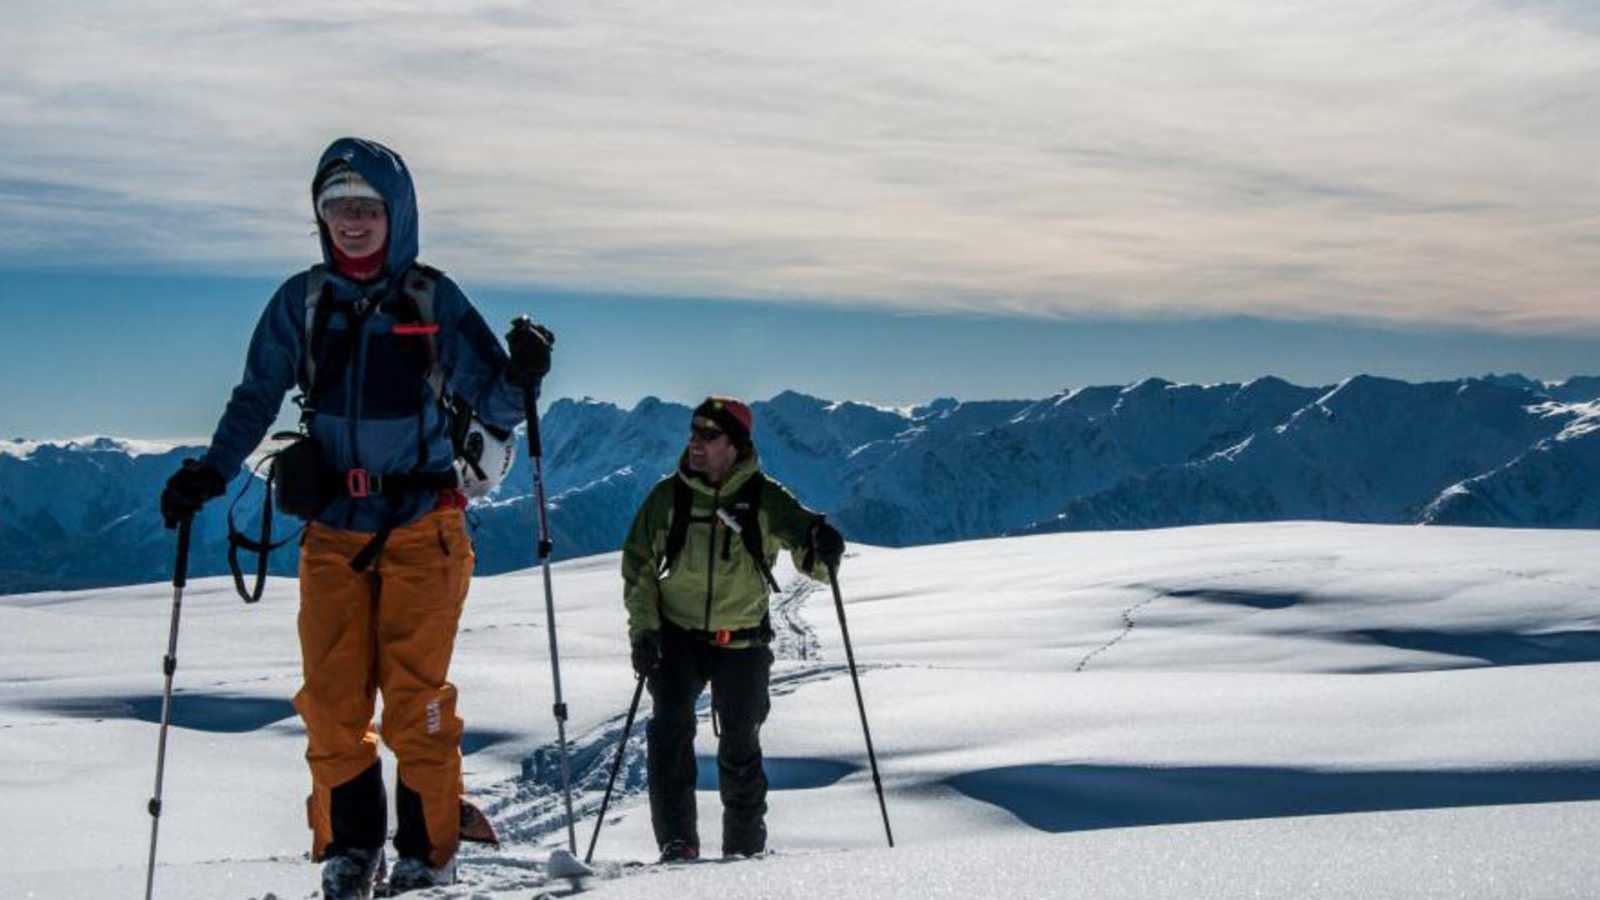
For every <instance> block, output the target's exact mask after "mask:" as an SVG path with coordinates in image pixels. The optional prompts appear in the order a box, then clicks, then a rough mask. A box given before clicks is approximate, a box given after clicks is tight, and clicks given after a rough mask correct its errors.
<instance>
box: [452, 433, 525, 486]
mask: <svg viewBox="0 0 1600 900" xmlns="http://www.w3.org/2000/svg"><path fill="white" fill-rule="evenodd" d="M516 461H517V443H516V441H515V440H514V436H513V435H512V433H511V432H509V431H504V430H502V429H499V428H495V427H493V426H490V425H485V424H484V423H483V422H481V421H479V420H478V418H477V417H476V416H473V417H471V419H470V420H469V421H468V423H467V428H466V431H465V432H464V433H463V434H462V435H461V438H460V442H459V444H458V445H457V447H456V478H457V480H458V481H460V482H461V492H462V493H463V494H466V495H467V499H469V500H477V499H479V498H480V497H487V496H489V494H490V493H491V492H493V491H494V489H495V488H497V487H499V486H500V482H502V481H504V480H505V477H506V475H507V474H508V473H509V472H510V471H511V465H512V463H515V462H516Z"/></svg>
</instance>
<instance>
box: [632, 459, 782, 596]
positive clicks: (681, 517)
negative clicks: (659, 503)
mask: <svg viewBox="0 0 1600 900" xmlns="http://www.w3.org/2000/svg"><path fill="white" fill-rule="evenodd" d="M766 486H767V478H766V476H765V475H763V474H761V473H760V472H756V473H754V474H752V475H751V476H750V478H749V479H748V480H747V481H745V483H744V484H742V485H740V486H739V490H738V491H736V492H735V493H734V495H733V499H732V500H731V501H730V502H729V503H728V504H727V505H725V506H719V507H717V509H716V511H715V512H714V513H713V514H712V515H709V516H696V515H694V494H693V492H692V491H691V490H690V488H689V485H688V484H687V483H686V482H685V481H684V480H683V479H682V478H679V477H678V476H676V475H674V476H673V477H672V518H671V519H670V520H669V522H668V525H667V546H666V549H665V550H664V551H663V552H662V554H661V569H660V571H659V573H658V574H660V575H662V576H665V575H666V574H667V573H669V572H670V571H672V568H673V567H674V566H675V565H676V564H677V561H678V556H679V555H680V554H682V553H683V545H684V543H685V542H687V541H688V538H689V526H690V525H691V524H697V525H703V524H709V523H710V522H712V521H715V520H716V519H721V520H722V524H724V525H726V526H728V530H727V531H726V532H724V533H723V537H722V558H723V559H727V558H728V553H729V552H730V550H731V543H732V541H733V536H734V535H735V534H737V535H738V536H739V540H740V542H741V543H743V544H744V549H745V552H746V553H748V554H750V558H751V559H753V560H754V561H755V564H756V570H757V571H759V572H760V573H761V577H762V578H763V579H764V580H765V581H766V582H767V586H768V587H770V588H771V589H772V591H773V593H777V592H778V590H779V587H778V581H777V579H776V578H773V577H772V568H771V567H770V566H768V565H767V554H766V547H764V546H763V544H762V535H761V495H762V493H764V492H765V489H766Z"/></svg>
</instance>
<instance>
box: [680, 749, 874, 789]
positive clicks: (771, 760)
mask: <svg viewBox="0 0 1600 900" xmlns="http://www.w3.org/2000/svg"><path fill="white" fill-rule="evenodd" d="M695 765H696V768H697V770H698V775H697V777H696V779H695V783H694V787H695V790H697V791H714V790H716V789H717V785H718V779H717V758H716V757H714V756H698V757H695ZM761 768H762V769H763V770H764V771H765V772H766V773H767V789H768V790H771V791H805V790H810V789H812V788H822V787H827V786H828V785H831V784H835V783H837V782H838V781H840V780H842V779H843V778H844V777H845V776H846V775H849V774H851V773H853V772H859V771H861V767H860V766H858V765H856V764H854V763H847V762H841V761H839V760H836V759H816V758H806V757H796V756H766V757H763V758H762V760H761Z"/></svg>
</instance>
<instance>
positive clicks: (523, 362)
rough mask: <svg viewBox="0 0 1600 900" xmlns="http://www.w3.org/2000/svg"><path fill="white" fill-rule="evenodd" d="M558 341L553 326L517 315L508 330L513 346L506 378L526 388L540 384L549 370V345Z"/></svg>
mask: <svg viewBox="0 0 1600 900" xmlns="http://www.w3.org/2000/svg"><path fill="white" fill-rule="evenodd" d="M555 343H556V336H555V333H554V332H552V331H551V330H550V329H548V328H546V327H544V326H543V325H535V324H533V320H532V319H530V318H528V317H527V316H517V317H516V318H515V319H513V320H512V322H511V330H510V331H508V332H506V345H507V346H509V347H510V348H511V364H510V365H508V366H506V378H508V379H510V381H511V383H512V384H514V385H516V386H517V387H519V388H522V389H523V390H528V389H530V388H536V387H538V386H539V382H541V381H543V380H544V376H546V375H548V374H550V348H551V347H554V346H555Z"/></svg>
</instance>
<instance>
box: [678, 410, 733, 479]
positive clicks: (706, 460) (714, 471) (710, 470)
mask: <svg viewBox="0 0 1600 900" xmlns="http://www.w3.org/2000/svg"><path fill="white" fill-rule="evenodd" d="M738 458H739V449H738V448H737V447H735V446H734V445H733V440H732V439H731V438H729V437H728V435H727V434H726V433H724V432H723V430H722V429H721V428H718V427H717V423H715V422H713V421H711V420H710V419H704V418H696V419H695V420H694V421H693V422H691V423H690V425H689V471H691V472H698V473H700V474H701V475H704V476H705V477H706V480H707V481H710V482H711V483H712V484H716V483H717V482H720V481H721V480H722V477H723V476H724V475H727V474H728V470H730V469H732V468H733V464H734V462H735V461H737V460H738Z"/></svg>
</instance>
